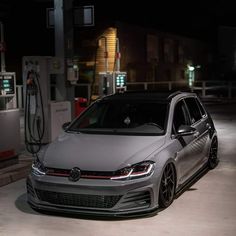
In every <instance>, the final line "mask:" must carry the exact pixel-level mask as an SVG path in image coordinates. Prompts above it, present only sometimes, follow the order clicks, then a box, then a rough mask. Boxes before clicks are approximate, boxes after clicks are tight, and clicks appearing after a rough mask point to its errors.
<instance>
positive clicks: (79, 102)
mask: <svg viewBox="0 0 236 236" xmlns="http://www.w3.org/2000/svg"><path fill="white" fill-rule="evenodd" d="M87 103H88V99H87V98H81V97H79V98H75V116H79V115H80V113H81V112H82V111H84V110H85V109H86V107H87Z"/></svg>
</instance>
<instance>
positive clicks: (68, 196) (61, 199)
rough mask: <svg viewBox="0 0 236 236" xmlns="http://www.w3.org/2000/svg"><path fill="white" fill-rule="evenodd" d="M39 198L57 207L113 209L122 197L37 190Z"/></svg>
mask: <svg viewBox="0 0 236 236" xmlns="http://www.w3.org/2000/svg"><path fill="white" fill-rule="evenodd" d="M36 193H37V196H38V198H39V199H40V200H41V201H45V202H49V203H51V204H56V205H66V206H77V207H91V208H112V207H114V206H115V205H116V203H117V202H118V201H119V200H120V198H121V197H122V196H119V195H118V196H104V195H87V194H74V193H60V192H51V191H44V190H39V189H36Z"/></svg>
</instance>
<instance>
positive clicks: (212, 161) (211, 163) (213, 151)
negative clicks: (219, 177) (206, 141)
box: [208, 137, 219, 169]
mask: <svg viewBox="0 0 236 236" xmlns="http://www.w3.org/2000/svg"><path fill="white" fill-rule="evenodd" d="M218 163H219V159H218V141H217V138H216V137H214V138H213V140H212V142H211V147H210V151H209V158H208V167H209V169H214V168H215V167H216V166H217V165H218Z"/></svg>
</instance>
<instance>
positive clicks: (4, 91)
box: [0, 73, 15, 96]
mask: <svg viewBox="0 0 236 236" xmlns="http://www.w3.org/2000/svg"><path fill="white" fill-rule="evenodd" d="M14 79H15V77H14V74H8V73H0V95H3V96H4V95H11V94H14V93H15V81H14Z"/></svg>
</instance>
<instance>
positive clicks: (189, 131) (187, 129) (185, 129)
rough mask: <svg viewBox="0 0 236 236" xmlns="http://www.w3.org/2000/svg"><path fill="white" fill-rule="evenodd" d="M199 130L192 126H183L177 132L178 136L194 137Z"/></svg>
mask: <svg viewBox="0 0 236 236" xmlns="http://www.w3.org/2000/svg"><path fill="white" fill-rule="evenodd" d="M196 132H197V130H196V129H195V128H193V127H191V126H190V125H181V126H180V127H179V129H178V131H177V136H188V135H193V134H195V133H196Z"/></svg>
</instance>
